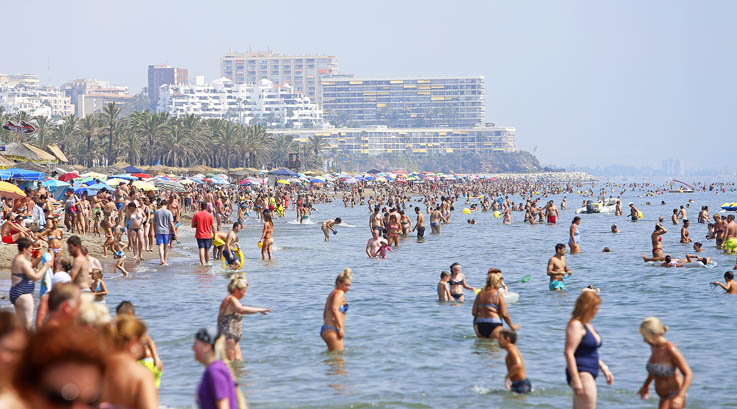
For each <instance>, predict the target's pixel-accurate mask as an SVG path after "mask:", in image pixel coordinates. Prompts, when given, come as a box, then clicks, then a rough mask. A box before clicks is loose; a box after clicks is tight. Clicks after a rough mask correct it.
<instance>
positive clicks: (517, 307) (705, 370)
mask: <svg viewBox="0 0 737 409" xmlns="http://www.w3.org/2000/svg"><path fill="white" fill-rule="evenodd" d="M560 198H561V197H556V198H555V201H556V203H559V202H560ZM688 198H693V199H694V200H695V201H696V203H695V204H692V205H691V207H690V209H689V213H691V218H692V219H695V213H696V212H697V211H698V209H699V208H700V206H701V205H709V207H710V209H714V208H718V206H719V205H721V203H723V202H724V201H725V199H724V198H722V197H720V196H714V195H711V194H708V193H703V194H701V193H700V194H693V195H676V194H674V195H667V196H664V197H663V200H666V201H667V202H668V203H669V204H668V206H660V205H658V206H645V205H644V204H642V206H638V207H640V208H641V209H642V211H643V213H644V214H645V219H644V220H641V221H639V222H636V223H632V222H630V221H628V220H627V219H626V218H624V217H615V216H613V215H582V218H583V221H582V224H581V231H582V233H581V235H582V236H581V239H582V240H581V242H582V250H583V252H582V253H581V254H580V255H576V256H568V264H569V267H570V268H571V270H572V271H573V277H572V278H571V279H570V280H568V281H567V282H566V286H567V287H568V289H569V290H568V292H567V293H566V292H564V293H553V292H550V291H548V290H547V281H548V278H547V275H546V273H545V271H546V264H547V260H548V258H549V257H550V256H551V255H552V254H553V247H554V245H555V243H558V242H563V243H565V242H567V235H568V233H567V230H568V226H569V223H570V220H571V219H572V218H573V216H574V214H573V210H571V209H569V210H566V211H563V212H562V213H561V217H560V218H559V224H558V225H555V226H548V225H544V224H539V225H535V226H530V225H525V224H523V223H522V221H521V220H522V214H521V213H513V216H512V220H513V224H512V225H509V226H505V225H502V224H501V219H494V218H493V216H492V213H480V212H479V213H476V214H475V215H474V218H475V219H476V221H477V224H475V225H469V224H467V223H466V221H465V218H464V217H463V215H462V207H463V206H457V210H456V211H455V213H456V214H455V215H454V218H453V219H452V220H453V222H452V224H451V225H448V226H443V228H442V232H441V234H440V235H430V234H429V231H428V233H427V236H426V239H425V241H424V242H419V243H418V242H417V240H416V239H415V238H414V237H409V238H407V239H405V240H403V241H402V242H401V244H400V248H399V249H398V250H397V251H393V252H391V253H389V254H388V256H387V259H385V260H369V259H368V258H367V257H366V256H365V253H364V248H365V246H366V241H367V240H368V238H369V234H368V228H367V227H366V224H367V220H368V211H367V209H366V208H365V207H356V208H347V209H346V208H344V207H343V205H342V203H340V204H338V203H335V204H331V205H321V206H319V207H320V216H319V220H320V221H321V220H327V219H333V218H335V217H341V218H342V220H343V221H344V223H347V224H350V225H351V226H357V227H355V228H344V227H348V226H339V227H338V228H339V231H340V233H339V234H337V235H335V236H331V237H330V242H328V243H325V242H323V235H322V232H321V231H320V225H319V222H318V221H317V220H315V223H314V224H302V225H300V224H299V223H296V224H291V223H290V222H292V221H293V220H294V217H293V215H291V216H290V215H288V217H287V218H285V219H278V220H276V221H275V224H276V226H275V248H276V249H277V251H276V252H275V253H274V260H273V261H272V262H263V261H261V255H260V251H259V249H258V247H257V246H256V243H257V242H258V238H259V236H260V231H261V225H260V223H258V222H257V221H255V220H249V222H248V223H246V226H245V229H244V230H243V231H242V232H241V233H240V245H241V247H242V248H243V249H244V251H245V256H246V263H245V271H246V272H247V278H248V281H249V289H248V293H247V295H246V296H245V297H244V299H243V300H242V302H243V304H245V305H254V306H261V307H266V308H271V309H272V310H273V313H272V314H269V315H266V316H262V315H247V316H244V318H243V328H244V330H243V337H242V339H241V342H240V344H241V347H242V349H243V354H244V357H245V362H244V363H242V364H236V370H237V373H238V379H239V383H240V384H241V385H242V387H243V388H244V391H245V393H246V395H247V397H248V401H249V405H250V406H251V407H252V408H284V407H297V408H346V407H353V408H360V407H385V408H395V407H396V408H400V407H401V408H407V407H418V408H424V407H449V408H461V407H468V408H475V407H498V408H522V407H525V408H528V407H541V408H543V407H545V408H560V407H570V404H571V403H570V402H571V391H570V388H568V386H567V384H566V383H565V376H564V374H563V371H564V368H565V361H564V358H563V343H564V337H565V325H566V322H567V321H568V319H569V317H570V313H571V311H572V309H573V303H574V301H575V298H576V296H577V295H578V294H579V293H580V290H581V288H583V287H585V286H586V285H589V284H594V285H595V286H597V287H600V288H601V296H602V298H603V305H602V307H601V312H600V314H599V315H598V316H597V317H596V319H595V320H594V325H595V326H596V328H597V330H598V331H599V333H600V334H601V336H602V338H603V346H602V348H601V350H600V352H601V357H602V359H603V360H604V361H606V362H607V364H608V365H609V367H610V368H611V369H612V371H613V373H614V375H615V377H616V382H615V384H614V385H613V386H607V385H605V383H604V382H602V381H600V382H599V406H600V407H602V408H607V407H609V408H650V407H654V406H655V405H656V402H657V400H656V399H655V398H651V399H650V400H649V401H646V402H642V401H640V400H639V397H637V396H636V395H635V392H636V391H637V390H638V389H639V387H640V385H641V384H642V382H643V381H644V379H645V377H646V373H645V369H644V366H645V362H646V360H647V358H648V356H649V353H650V351H649V348H648V346H647V345H646V344H645V343H643V342H642V337H641V336H640V334H639V332H638V328H639V324H640V321H641V320H642V319H643V318H644V317H647V316H650V315H656V316H658V317H660V318H661V319H662V320H663V322H664V323H665V324H666V325H669V326H670V331H669V332H668V338H669V339H671V340H672V341H674V342H675V343H676V344H677V345H678V347H679V348H680V350H681V352H682V353H683V354H684V356H685V357H686V359H687V360H688V362H689V363H690V364H691V366H692V369H693V371H694V374H695V377H694V381H693V384H692V387H691V389H690V390H689V402H688V407H689V408H699V407H700V408H716V407H727V406H728V405H729V404H731V402H732V401H731V399H733V397H734V396H733V395H734V394H733V393H732V392H731V390H730V388H729V387H722V386H721V385H720V386H718V387H717V386H715V385H714V383H713V382H714V380H715V379H716V380H719V379H721V380H724V379H727V380H731V379H735V369H734V368H736V367H737V358H736V357H735V355H734V354H730V353H723V354H722V353H721V351H725V352H726V351H727V350H728V346H729V345H730V343H731V342H732V341H733V340H734V339H735V338H736V337H737V327H736V326H735V325H734V321H733V319H732V318H731V315H730V314H731V313H730V311H734V303H735V302H737V298H734V297H728V296H725V295H723V294H722V292H720V291H716V290H715V291H713V292H712V291H711V290H710V289H709V286H708V283H709V282H710V281H714V280H716V279H721V278H722V274H723V273H724V271H726V269H727V268H728V267H731V266H733V265H734V262H735V259H734V256H731V257H727V256H724V255H721V254H720V253H718V252H717V251H716V250H715V249H714V242H713V241H710V242H707V241H706V240H704V239H703V237H704V234H706V226H705V225H703V224H697V223H693V224H692V225H691V227H690V231H691V237H693V238H694V239H696V238H699V239H700V240H701V241H702V242H704V246H705V255H707V256H710V257H712V258H713V259H714V260H715V261H717V262H718V263H719V265H720V267H718V268H716V269H691V268H688V269H686V268H684V269H667V270H666V269H664V268H660V267H654V266H648V265H646V264H644V263H642V261H641V259H640V256H639V255H640V253H641V252H645V253H649V251H650V236H649V235H650V232H651V231H652V228H653V225H654V222H655V221H656V220H657V217H658V216H661V215H662V216H665V217H666V218H668V217H669V213H670V212H672V208H673V207H677V205H680V204H685V202H686V200H688ZM574 199H575V200H574ZM631 199H634V200H633V201H634V202H635V203H636V204H638V205H640V204H641V203H644V201H645V200H646V199H644V198H635V197H625V198H624V202H625V203H626V202H627V201H629V200H631ZM513 200H514V201H515V202H519V201H520V200H521V199H520V198H519V197H514V198H513ZM648 200H651V201H652V199H648ZM568 201H569V205H571V206H572V205H573V204H574V203H576V202H578V198H577V197H575V196H573V195H568ZM658 202H659V200H658ZM576 204H577V203H576ZM413 205H414V203H413ZM613 223H616V224H617V225H618V227H619V229H620V230H621V233H619V234H611V233H605V232H608V231H609V228H610V226H611V224H613ZM666 227H667V228H669V229H670V230H671V231H670V232H669V233H668V234H667V235H666V236H665V237H664V239H663V243H664V246H665V249H666V252H668V253H670V254H673V255H678V256H679V257H682V256H683V254H685V252H686V251H689V252H690V251H691V248H690V246H687V245H682V244H680V243H679V242H678V239H679V237H678V229H677V228H674V227H673V226H670V225H667V226H666ZM428 230H429V227H428ZM181 236H182V237H181V238H180V241H181V244H180V246H179V248H180V250H181V251H182V253H183V255H182V256H181V257H179V258H178V259H175V260H171V263H172V266H170V267H166V268H163V269H159V268H158V267H157V266H156V263H157V262H156V261H155V260H147V261H146V262H144V263H143V264H142V265H141V267H143V268H141V267H139V268H138V269H137V270H136V272H134V273H133V275H132V276H131V277H130V278H126V279H117V278H113V279H111V280H110V281H109V283H108V291H109V295H108V296H107V301H108V305H109V306H111V307H114V306H115V305H117V303H118V302H120V301H121V300H123V299H129V300H131V301H132V302H133V303H134V304H135V306H136V311H137V314H139V315H140V316H142V317H143V318H144V319H145V321H146V324H147V325H148V327H149V329H150V334H151V336H152V337H153V338H154V340H155V341H156V343H157V346H158V348H159V350H160V353H161V356H162V359H163V361H164V365H165V369H164V375H163V378H162V387H161V392H160V395H161V402H162V404H164V405H167V406H175V407H192V406H193V396H194V391H195V389H196V386H197V384H198V382H199V380H200V377H201V374H202V372H203V368H202V367H201V366H200V365H199V364H197V363H196V362H195V361H194V359H193V357H192V351H191V344H192V337H193V335H194V333H195V332H196V331H197V329H199V328H201V327H206V328H208V327H210V328H211V327H214V326H215V318H216V315H217V310H218V306H219V304H220V301H221V300H222V299H223V297H225V295H226V294H227V290H226V286H227V276H228V272H226V271H224V270H223V269H222V266H221V265H219V264H218V263H215V266H213V267H208V268H203V267H200V266H199V262H198V258H197V253H196V252H197V249H196V245H195V241H194V239H193V237H192V233H191V232H182V234H181ZM604 246H607V247H609V248H610V249H611V250H612V252H611V253H601V250H602V248H603V247H604ZM454 261H459V262H461V263H462V265H463V267H462V270H463V272H464V273H465V275H466V279H467V281H468V284H469V285H471V286H476V287H478V286H481V285H482V284H483V282H484V279H485V275H486V271H487V269H488V268H489V267H490V266H494V267H497V268H500V269H501V270H502V271H503V272H504V277H505V281H506V282H507V284H508V286H509V288H510V291H514V292H517V293H519V294H520V297H519V301H518V302H517V303H516V304H513V305H510V306H509V313H510V315H511V318H512V321H513V322H514V323H516V324H521V325H522V329H521V330H520V332H519V339H518V341H517V346H518V347H519V349H520V351H521V352H522V354H523V357H524V360H525V364H526V369H527V375H528V377H529V378H530V380H531V381H532V384H533V387H534V392H533V393H531V394H530V395H528V396H525V397H519V396H514V395H512V394H510V393H509V392H507V391H506V390H505V388H504V376H505V374H506V367H505V365H504V357H505V354H506V352H505V351H503V350H501V349H499V347H498V346H497V345H496V343H495V342H493V341H489V340H480V339H477V338H476V337H475V336H474V332H473V327H472V316H471V306H472V304H473V297H474V296H473V294H472V293H471V292H468V291H467V292H466V302H465V303H463V304H455V303H450V304H441V303H438V302H437V300H436V298H437V295H436V290H435V285H436V283H437V282H438V279H439V276H440V272H441V271H442V270H446V269H448V266H449V265H450V264H451V263H452V262H454ZM723 266H724V268H722V267H723ZM345 267H351V268H352V270H353V273H354V277H353V285H352V288H351V291H349V292H348V293H347V294H346V299H347V301H348V303H349V304H350V305H351V309H350V312H349V313H348V315H347V319H346V338H345V345H346V352H345V353H344V354H338V355H333V354H326V353H325V344H324V342H323V341H322V339H320V337H319V329H320V326H321V325H322V310H323V305H324V302H325V298H326V297H327V296H328V294H329V293H330V291H331V289H332V288H333V285H334V281H335V277H336V276H337V274H338V273H339V272H340V271H342V270H343V269H344V268H345ZM528 274H529V275H530V276H531V279H530V280H529V281H527V282H525V283H521V282H520V280H521V279H522V278H523V277H524V276H526V275H528ZM115 276H116V275H113V277H115ZM725 348H726V349H725ZM715 353H718V354H719V355H718V358H715Z"/></svg>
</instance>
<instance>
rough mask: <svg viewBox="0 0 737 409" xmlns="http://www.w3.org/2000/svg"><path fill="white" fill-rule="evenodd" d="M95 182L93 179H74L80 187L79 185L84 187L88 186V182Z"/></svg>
mask: <svg viewBox="0 0 737 409" xmlns="http://www.w3.org/2000/svg"><path fill="white" fill-rule="evenodd" d="M94 181H95V179H93V178H83V177H78V178H75V179H74V184H75V185H78V186H79V185H84V184H86V183H88V182H94Z"/></svg>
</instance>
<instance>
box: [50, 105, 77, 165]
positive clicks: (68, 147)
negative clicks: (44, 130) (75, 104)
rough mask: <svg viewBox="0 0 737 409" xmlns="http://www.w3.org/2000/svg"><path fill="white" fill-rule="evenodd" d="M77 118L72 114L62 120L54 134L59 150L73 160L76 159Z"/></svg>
mask: <svg viewBox="0 0 737 409" xmlns="http://www.w3.org/2000/svg"><path fill="white" fill-rule="evenodd" d="M78 126H79V118H77V117H76V116H75V115H74V114H72V115H68V116H65V117H64V118H62V122H61V123H60V124H59V125H57V126H56V128H55V130H54V134H55V136H56V139H57V141H58V142H59V144H60V145H61V150H62V151H63V152H66V153H67V154H68V155H69V156H70V157H72V158H73V159H78V158H79V155H78V149H77V148H78V147H77V143H78V140H77V137H78V136H79V128H78Z"/></svg>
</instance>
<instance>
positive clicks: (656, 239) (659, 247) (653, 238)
mask: <svg viewBox="0 0 737 409" xmlns="http://www.w3.org/2000/svg"><path fill="white" fill-rule="evenodd" d="M665 233H668V230H666V229H665V227H663V225H661V224H660V223H655V230H654V231H653V232H652V233H651V234H650V242H651V243H652V245H653V256H652V257H646V256H645V255H644V254H642V259H643V260H644V261H645V262H648V261H663V260H664V256H663V243H662V241H663V237H661V236H662V235H664V234H665Z"/></svg>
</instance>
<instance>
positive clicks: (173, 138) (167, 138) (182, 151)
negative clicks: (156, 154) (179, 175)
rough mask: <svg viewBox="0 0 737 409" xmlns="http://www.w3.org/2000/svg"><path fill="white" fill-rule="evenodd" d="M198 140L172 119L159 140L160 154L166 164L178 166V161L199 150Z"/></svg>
mask: <svg viewBox="0 0 737 409" xmlns="http://www.w3.org/2000/svg"><path fill="white" fill-rule="evenodd" d="M198 142H199V141H198V140H197V139H194V138H190V136H189V134H188V133H187V132H186V130H185V128H184V127H183V126H181V125H180V124H179V123H178V121H172V124H171V125H169V126H168V127H167V131H166V132H165V133H164V136H163V138H162V140H161V154H162V157H163V158H164V160H165V161H167V164H169V165H171V166H179V163H180V162H183V161H184V160H185V159H189V158H190V157H192V156H194V155H195V152H197V151H200V145H199V144H198Z"/></svg>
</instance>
